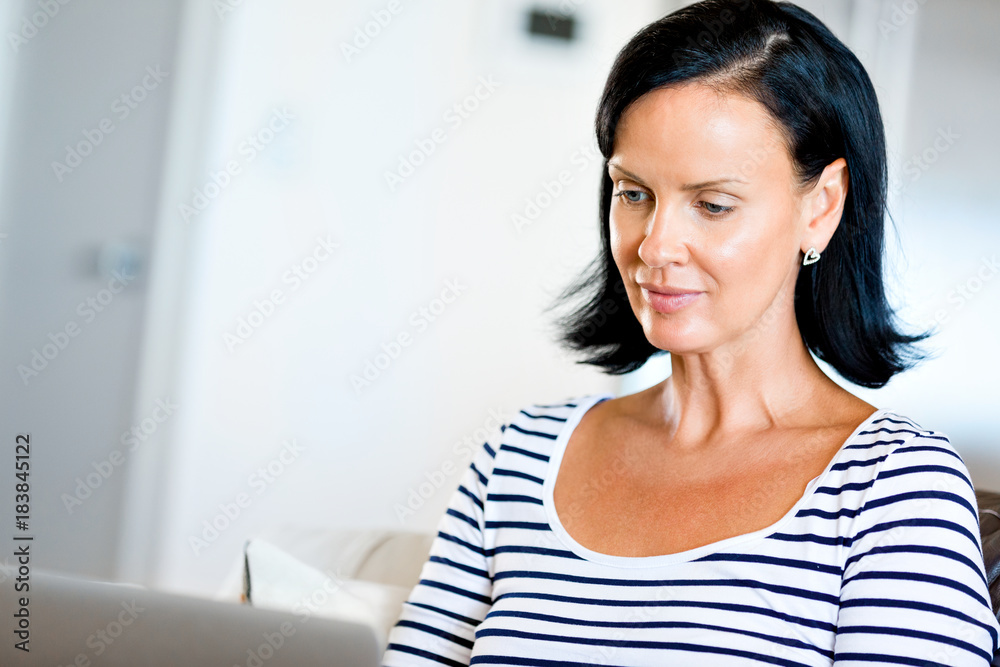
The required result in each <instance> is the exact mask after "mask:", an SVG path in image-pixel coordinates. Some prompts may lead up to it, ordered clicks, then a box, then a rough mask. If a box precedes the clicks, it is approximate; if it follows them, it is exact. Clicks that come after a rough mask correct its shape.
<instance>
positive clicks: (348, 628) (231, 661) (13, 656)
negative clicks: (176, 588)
mask: <svg viewBox="0 0 1000 667" xmlns="http://www.w3.org/2000/svg"><path fill="white" fill-rule="evenodd" d="M0 570H3V572H2V574H5V575H6V578H5V579H4V581H3V582H2V583H0V613H2V615H3V620H2V621H0V629H2V633H0V665H4V666H5V667H15V666H17V665H45V666H46V667H56V666H58V667H64V666H69V665H73V666H74V667H76V666H80V667H86V666H88V665H92V666H94V667H96V666H99V665H100V666H105V665H106V666H108V667H119V666H120V667H143V666H149V667H161V666H162V667H201V666H203V665H204V666H205V667H209V666H211V667H280V666H292V665H294V666H296V667H309V666H311V665H317V666H319V665H323V666H324V667H378V665H379V662H380V661H381V654H382V650H381V646H380V645H379V643H378V639H377V638H376V635H375V632H374V631H373V630H372V629H371V628H370V627H368V626H366V625H361V624H355V623H349V622H346V621H337V620H333V619H329V618H321V617H317V616H310V615H307V614H305V613H302V614H295V613H283V612H278V611H272V610H267V609H257V608H253V607H249V606H246V605H241V604H237V603H235V602H234V603H226V602H219V601H214V600H205V599H200V598H193V597H185V596H180V595H173V594H168V593H163V592H159V591H153V590H149V589H146V588H142V587H138V586H132V585H127V584H112V583H106V582H98V581H88V580H84V579H78V578H74V577H69V576H61V575H56V574H53V573H47V572H43V571H37V570H32V571H31V572H30V574H29V577H30V578H29V579H28V581H27V583H28V586H29V590H28V591H21V592H18V591H17V590H15V586H16V585H17V584H18V581H17V576H18V575H17V573H16V571H13V570H11V569H4V568H2V567H0ZM0 578H2V577H0ZM21 583H23V582H21ZM21 598H26V600H22V599H21ZM24 602H27V604H26V605H24V604H22V603H24ZM25 610H26V611H25ZM22 641H26V642H27V643H26V644H21V642H22ZM18 644H21V645H22V646H24V647H26V648H27V649H28V651H23V650H20V649H19V648H17V645H18Z"/></svg>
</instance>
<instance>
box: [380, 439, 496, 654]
mask: <svg viewBox="0 0 1000 667" xmlns="http://www.w3.org/2000/svg"><path fill="white" fill-rule="evenodd" d="M505 428H506V427H505V426H501V427H500V428H499V430H498V432H497V433H496V434H495V435H494V436H492V437H490V438H489V439H487V440H486V441H485V442H484V443H483V444H482V445H481V446H480V447H478V448H477V450H476V451H475V454H474V456H473V459H472V461H471V463H470V464H469V467H468V468H467V469H466V470H465V472H464V474H463V477H462V479H461V482H460V484H459V486H458V488H457V489H456V490H455V492H454V493H453V494H452V496H451V499H450V501H449V503H448V509H447V511H446V512H445V513H444V514H443V515H442V517H441V519H440V521H439V522H438V532H437V536H436V537H435V539H434V541H433V542H432V544H431V549H430V555H429V558H428V560H427V562H426V563H424V566H423V569H422V570H421V573H420V581H419V583H418V584H417V585H416V586H414V588H413V590H412V591H411V592H410V596H409V597H408V598H407V600H406V602H404V603H403V609H402V613H401V615H400V617H399V620H398V621H397V623H396V625H395V626H394V627H393V628H392V631H391V632H390V633H389V640H388V646H387V648H386V652H385V654H384V656H383V658H382V664H383V666H384V667H404V666H405V667H409V666H411V665H412V666H416V665H437V666H440V665H442V664H444V665H468V664H469V656H470V655H471V653H472V644H473V641H474V639H475V631H476V627H477V626H478V625H479V623H480V622H481V621H482V620H483V618H484V617H485V616H486V614H487V612H489V610H490V606H491V604H492V590H493V580H492V578H491V576H490V574H489V572H488V566H487V559H486V548H485V546H484V539H483V534H484V533H483V531H484V529H485V522H484V517H483V511H484V507H485V505H484V503H485V501H486V484H487V482H488V480H489V477H490V475H491V474H492V472H493V460H494V458H495V456H496V451H497V448H498V443H499V442H500V437H501V436H502V434H503V431H504V430H505ZM491 441H492V442H491Z"/></svg>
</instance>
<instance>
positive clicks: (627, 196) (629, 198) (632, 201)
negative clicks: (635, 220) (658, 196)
mask: <svg viewBox="0 0 1000 667" xmlns="http://www.w3.org/2000/svg"><path fill="white" fill-rule="evenodd" d="M615 197H618V199H620V200H621V201H622V202H624V203H625V205H626V206H636V205H638V204H641V203H642V202H643V200H642V199H640V197H646V198H647V199H648V198H649V195H647V194H646V193H645V192H640V191H639V190H622V191H621V192H617V193H615Z"/></svg>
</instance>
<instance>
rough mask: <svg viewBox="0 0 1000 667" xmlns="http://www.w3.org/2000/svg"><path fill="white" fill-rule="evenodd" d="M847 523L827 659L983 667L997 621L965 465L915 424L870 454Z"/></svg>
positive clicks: (941, 439) (942, 440) (944, 440)
mask: <svg viewBox="0 0 1000 667" xmlns="http://www.w3.org/2000/svg"><path fill="white" fill-rule="evenodd" d="M878 465H880V466H881V468H880V470H879V472H878V475H877V477H876V479H875V480H874V483H873V484H872V485H871V486H870V487H869V488H868V489H867V491H866V493H867V496H866V498H865V502H864V504H863V506H862V507H861V509H860V510H859V511H858V513H857V515H856V516H855V517H854V521H853V527H852V530H851V531H850V534H851V537H850V540H849V542H845V546H847V547H848V551H847V558H846V561H845V563H844V571H843V580H842V586H841V596H840V613H839V618H838V624H837V625H838V627H837V635H836V641H835V658H834V665H836V666H838V667H839V666H843V667H846V666H847V665H858V664H866V665H867V664H896V665H962V666H965V665H970V666H971V665H975V666H976V667H986V666H987V665H988V664H989V663H990V661H991V659H992V656H993V653H994V650H995V649H996V647H997V635H998V630H1000V628H998V624H997V620H996V616H994V614H993V611H992V609H991V606H990V596H989V591H988V589H987V584H986V576H985V571H984V566H983V556H982V542H981V538H980V535H979V514H978V508H977V505H976V498H975V491H974V490H973V486H972V483H971V481H970V479H971V478H970V475H969V471H968V469H967V468H966V465H965V463H964V461H963V460H962V458H961V457H960V456H959V454H958V453H957V452H956V451H955V449H954V448H953V447H952V445H951V442H950V441H949V440H948V437H947V436H945V435H943V434H941V433H936V432H930V431H920V432H917V433H916V434H915V435H913V437H910V438H907V439H905V440H903V441H902V442H901V443H900V444H899V445H897V446H896V447H895V448H894V449H893V450H891V451H890V452H889V453H888V454H887V455H886V456H885V458H884V459H883V460H882V461H881V462H880V463H879V464H878Z"/></svg>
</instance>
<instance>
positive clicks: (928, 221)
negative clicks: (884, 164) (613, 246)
mask: <svg viewBox="0 0 1000 667" xmlns="http://www.w3.org/2000/svg"><path fill="white" fill-rule="evenodd" d="M685 4H689V3H687V2H680V1H675V0H655V1H654V0H629V1H628V2H621V1H616V2H612V1H611V0H562V1H561V2H560V1H550V2H543V1H533V2H527V1H523V0H502V1H501V0H481V1H479V2H467V1H459V0H437V1H436V2H433V3H417V2H413V1H412V0H377V1H374V2H366V1H352V2H344V1H338V2H320V1H319V0H281V1H280V2H279V1H278V0H252V1H251V0H246V1H244V0H213V1H211V2H209V1H208V0H198V1H181V0H143V2H126V1H124V0H89V1H87V2H84V1H82V0H77V1H75V2H71V1H70V0H8V1H7V2H5V3H3V5H2V15H0V20H2V21H3V35H4V40H5V41H6V42H7V44H6V47H5V48H0V91H2V94H0V148H2V150H0V156H2V159H0V424H2V427H3V428H2V433H0V436H2V438H3V439H4V443H5V444H4V446H3V451H4V452H5V454H4V456H5V457H7V458H6V459H5V460H3V461H0V467H2V469H4V470H13V467H14V466H13V462H14V458H13V457H14V454H13V449H14V448H13V442H14V438H15V435H16V434H18V433H30V435H31V443H32V445H33V447H32V450H31V478H30V479H31V489H32V494H31V504H32V526H31V528H32V531H33V533H34V534H35V542H34V559H33V561H32V562H33V565H34V566H35V567H39V568H47V569H52V570H60V571H65V572H71V573H75V574H79V575H83V576H88V577H96V578H105V579H114V580H122V581H133V582H139V583H143V584H146V585H148V586H151V587H156V588H161V589H165V590H170V591H174V592H184V593H191V594H195V595H211V594H212V593H213V592H214V591H216V590H217V589H218V588H219V586H220V585H221V582H222V579H223V578H224V577H225V576H226V575H227V573H229V572H230V571H231V569H232V567H233V565H234V563H235V562H237V561H238V559H239V557H240V553H241V548H242V546H243V543H244V541H245V540H246V539H247V538H248V537H251V536H253V535H255V534H256V533H257V532H259V531H262V530H266V529H268V528H273V527H275V526H302V527H304V528H330V529H341V528H364V529H368V528H386V529H405V530H414V531H432V530H433V529H434V527H435V525H436V523H437V521H438V519H439V517H440V514H441V513H442V512H443V511H444V509H445V506H446V505H447V502H448V499H449V496H450V494H451V492H452V491H453V490H454V488H455V487H456V486H457V484H458V480H459V476H460V474H461V472H462V471H464V469H465V468H466V467H467V465H468V462H469V460H470V456H471V452H472V449H473V447H475V446H477V445H478V444H480V443H481V442H482V440H483V439H484V438H485V435H486V433H487V432H489V431H490V430H491V429H494V428H495V427H496V425H497V424H498V423H500V422H502V421H506V420H508V419H509V418H511V417H512V416H513V415H514V414H515V413H516V412H517V411H518V410H519V409H520V408H522V407H525V406H527V405H530V404H532V403H542V404H545V403H555V402H558V401H563V400H566V399H567V398H570V397H576V396H582V395H585V394H590V393H593V392H603V391H607V392H612V393H615V394H618V395H622V394H628V393H632V392H634V391H637V390H639V389H642V388H645V387H647V386H649V385H651V384H654V383H656V382H659V381H660V380H662V379H663V378H664V377H666V375H667V374H668V372H669V358H668V357H666V356H663V357H660V358H656V359H654V360H652V361H651V362H650V364H648V365H647V367H645V368H643V369H641V370H640V371H637V372H636V373H634V374H631V375H629V376H624V377H614V376H607V375H603V374H601V373H599V372H598V371H597V370H595V369H593V368H590V367H587V366H584V365H579V364H576V363H574V362H575V359H574V358H573V357H571V356H569V355H568V354H567V353H565V352H563V351H561V350H560V349H559V348H558V346H557V345H556V344H555V343H554V342H553V339H554V334H553V326H552V320H551V316H550V315H547V314H545V313H543V309H544V308H545V307H546V306H547V305H549V304H550V303H551V302H552V299H553V298H554V297H555V295H556V294H557V293H558V292H559V291H560V290H561V289H562V288H563V287H564V286H565V285H566V284H567V283H568V282H570V280H571V279H572V278H573V277H574V276H576V275H577V274H578V272H579V271H580V270H582V269H583V267H584V266H585V265H586V263H587V262H588V261H589V260H590V259H591V258H592V257H593V256H594V255H595V253H596V251H597V247H598V246H597V243H598V184H599V182H600V176H601V172H602V169H603V166H604V165H603V159H602V158H601V156H600V154H599V152H598V151H597V147H596V142H595V140H594V136H593V116H594V112H595V109H596V104H597V101H598V97H599V95H600V92H601V89H602V86H603V83H604V80H605V78H606V76H607V74H608V70H609V67H610V64H611V62H612V60H613V58H614V56H615V55H616V53H617V51H618V50H619V49H620V48H621V47H622V46H623V45H624V44H625V42H626V41H627V40H628V39H629V38H630V37H631V36H632V35H633V34H634V33H635V32H636V31H637V30H639V29H640V28H641V27H643V26H644V25H646V24H647V23H649V22H650V21H653V20H655V19H657V18H659V17H661V16H662V15H664V14H665V13H668V12H670V11H673V10H674V9H676V8H678V7H680V6H683V5H685ZM798 4H800V5H802V6H804V7H806V8H807V9H809V10H811V11H812V12H814V13H815V14H816V15H817V16H819V17H820V18H821V19H823V20H824V21H825V22H826V23H827V25H829V27H830V28H831V29H832V30H833V31H834V32H835V33H836V34H837V35H838V36H840V37H841V38H842V39H843V40H844V41H845V42H846V43H847V44H848V45H849V46H851V48H852V49H854V50H855V52H856V53H857V54H858V55H859V57H860V58H861V60H862V61H863V62H864V63H865V65H866V67H867V68H868V71H869V73H870V75H871V76H872V79H873V81H874V82H875V84H876V87H877V89H878V92H879V96H880V101H881V104H882V109H883V113H884V119H885V125H886V131H887V135H888V138H889V147H890V160H891V179H892V188H891V191H892V192H891V201H890V205H891V212H892V216H893V222H891V223H889V229H888V234H887V238H888V243H889V249H888V252H889V272H890V275H889V276H888V279H889V282H890V285H891V286H892V294H891V300H892V303H893V305H895V306H896V307H897V308H898V309H899V313H900V316H901V318H902V321H903V322H904V323H905V324H906V325H907V326H908V327H909V328H911V329H924V328H928V327H932V326H936V327H937V329H938V331H939V333H938V335H936V336H934V337H933V338H931V339H930V341H929V342H928V343H927V345H926V347H927V348H929V349H931V350H933V351H934V354H935V357H934V358H933V359H931V360H929V361H927V362H925V363H924V364H923V365H921V366H919V367H917V368H916V369H914V370H912V371H910V372H907V373H905V374H902V375H901V376H899V377H897V378H896V379H894V380H893V381H892V382H891V383H890V384H889V385H888V386H887V387H885V388H883V389H881V390H878V391H872V390H865V389H861V388H858V387H853V386H849V385H847V384H846V383H845V382H844V381H843V380H842V379H840V378H839V376H837V375H836V374H835V373H834V372H833V371H832V370H829V368H828V367H826V366H824V368H826V369H827V370H828V372H829V373H831V375H832V376H833V377H834V379H836V380H837V381H838V382H840V383H841V384H843V385H844V386H847V387H849V388H850V389H851V390H852V391H854V392H855V393H856V394H858V395H859V396H861V397H862V398H864V399H865V400H867V401H868V402H870V403H873V404H875V405H877V406H879V407H889V408H892V409H894V410H896V411H898V412H900V413H903V414H906V415H907V416H909V417H911V418H913V419H914V420H915V421H917V422H918V423H920V424H921V425H923V426H924V427H925V428H933V429H935V430H939V431H942V432H944V433H946V434H948V435H949V436H950V437H951V440H952V443H953V444H954V446H955V447H956V449H957V450H958V451H959V452H960V453H961V454H962V456H963V458H964V460H965V462H966V464H967V466H968V468H969V470H970V472H971V474H972V477H973V482H974V483H975V484H976V486H977V487H982V488H991V489H995V490H1000V453H998V447H1000V439H998V435H997V433H998V432H1000V389H998V386H997V378H998V377H1000V360H998V355H997V352H996V347H997V343H998V333H997V332H998V331H1000V308H998V305H1000V275H998V272H1000V265H998V264H997V257H998V254H1000V224H998V223H1000V214H998V212H997V207H996V205H995V203H994V202H993V201H992V196H993V194H995V193H996V190H997V182H998V180H1000V167H998V166H997V163H996V157H995V156H996V155H998V154H1000V134H998V133H997V131H996V119H997V118H998V117H1000V44H998V42H997V40H996V34H997V31H998V30H1000V3H997V2H995V0H947V1H946V0H825V1H824V0H809V1H805V0H803V1H801V2H799V3H798ZM2 478H3V482H2V483H0V497H3V498H4V499H6V500H4V501H3V503H0V522H2V525H3V527H4V528H3V530H2V531H0V532H2V533H3V534H4V535H8V536H9V535H12V534H13V532H14V528H13V526H14V514H15V512H14V507H13V503H12V502H11V501H10V499H11V498H12V497H13V494H14V489H13V484H14V482H15V481H16V480H14V479H13V475H12V473H9V472H5V473H3V475H2ZM4 552H5V553H9V552H10V550H8V549H4ZM7 558H8V559H9V558H10V557H9V556H8V557H7ZM0 560H2V558H0ZM7 562H8V563H9V562H10V561H9V560H8V561H7Z"/></svg>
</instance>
